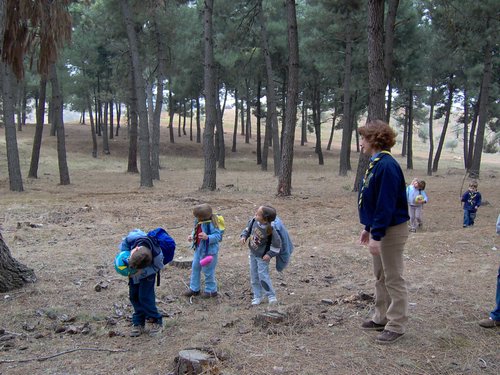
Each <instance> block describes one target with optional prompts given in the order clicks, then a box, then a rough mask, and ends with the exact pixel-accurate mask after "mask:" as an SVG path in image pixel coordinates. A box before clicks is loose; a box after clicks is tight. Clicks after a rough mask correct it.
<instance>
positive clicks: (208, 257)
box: [184, 203, 224, 298]
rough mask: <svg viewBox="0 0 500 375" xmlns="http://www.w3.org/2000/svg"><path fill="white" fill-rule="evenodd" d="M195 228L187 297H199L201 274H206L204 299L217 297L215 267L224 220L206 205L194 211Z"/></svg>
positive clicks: (190, 238) (192, 235)
mask: <svg viewBox="0 0 500 375" xmlns="http://www.w3.org/2000/svg"><path fill="white" fill-rule="evenodd" d="M193 216H194V217H195V220H194V228H193V231H192V232H191V234H190V235H189V237H188V241H189V242H192V243H193V248H194V255H193V263H192V265H191V279H190V283H189V290H188V291H187V292H186V293H184V295H185V296H186V297H191V296H197V295H199V294H200V290H201V272H202V271H203V273H204V274H205V291H204V293H203V297H204V298H210V297H217V280H216V279H215V267H216V266H217V260H218V255H219V243H220V242H221V241H222V235H223V234H224V228H223V227H222V226H223V219H222V217H221V216H219V215H216V214H214V213H213V212H212V207H210V205H208V204H206V203H204V204H200V205H198V206H196V207H194V209H193Z"/></svg>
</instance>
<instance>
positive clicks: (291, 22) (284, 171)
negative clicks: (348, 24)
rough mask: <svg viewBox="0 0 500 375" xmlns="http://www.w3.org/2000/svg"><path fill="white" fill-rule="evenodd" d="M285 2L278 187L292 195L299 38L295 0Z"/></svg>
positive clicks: (280, 191)
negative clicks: (283, 104) (285, 80)
mask: <svg viewBox="0 0 500 375" xmlns="http://www.w3.org/2000/svg"><path fill="white" fill-rule="evenodd" d="M285 4H286V14H287V26H288V27H287V28H288V85H287V95H286V111H285V124H284V132H283V147H282V155H281V163H280V173H279V176H278V189H277V191H278V195H280V196H290V195H291V193H292V167H293V144H294V140H295V127H296V125H297V101H298V93H299V40H298V33H297V13H296V10H295V0H286V2H285ZM274 147H276V145H274Z"/></svg>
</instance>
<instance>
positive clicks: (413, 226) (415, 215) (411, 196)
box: [406, 178, 428, 232]
mask: <svg viewBox="0 0 500 375" xmlns="http://www.w3.org/2000/svg"><path fill="white" fill-rule="evenodd" d="M406 199H407V201H408V213H409V214H410V232H416V231H417V227H419V228H421V227H422V225H423V221H422V209H423V208H424V204H425V203H427V202H428V198H427V194H426V193H425V181H424V180H419V179H417V178H414V179H413V181H412V182H411V184H410V185H408V187H407V188H406Z"/></svg>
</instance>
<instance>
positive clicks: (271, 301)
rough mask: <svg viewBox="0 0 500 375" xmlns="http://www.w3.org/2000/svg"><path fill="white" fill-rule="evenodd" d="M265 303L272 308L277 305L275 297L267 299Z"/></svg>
mask: <svg viewBox="0 0 500 375" xmlns="http://www.w3.org/2000/svg"><path fill="white" fill-rule="evenodd" d="M267 303H268V304H269V305H271V306H274V305H277V304H278V300H277V299H276V297H275V296H270V297H268V299H267Z"/></svg>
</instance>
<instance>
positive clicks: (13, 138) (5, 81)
mask: <svg viewBox="0 0 500 375" xmlns="http://www.w3.org/2000/svg"><path fill="white" fill-rule="evenodd" d="M0 64H1V67H0V69H1V71H2V96H3V103H2V107H3V121H4V125H5V143H6V146H7V168H8V171H9V187H10V190H11V191H24V188H23V178H22V176H21V164H20V161H19V149H18V147H17V135H16V123H15V117H14V92H13V91H12V80H13V77H14V74H13V73H12V67H11V66H10V65H8V64H6V63H4V62H0Z"/></svg>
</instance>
